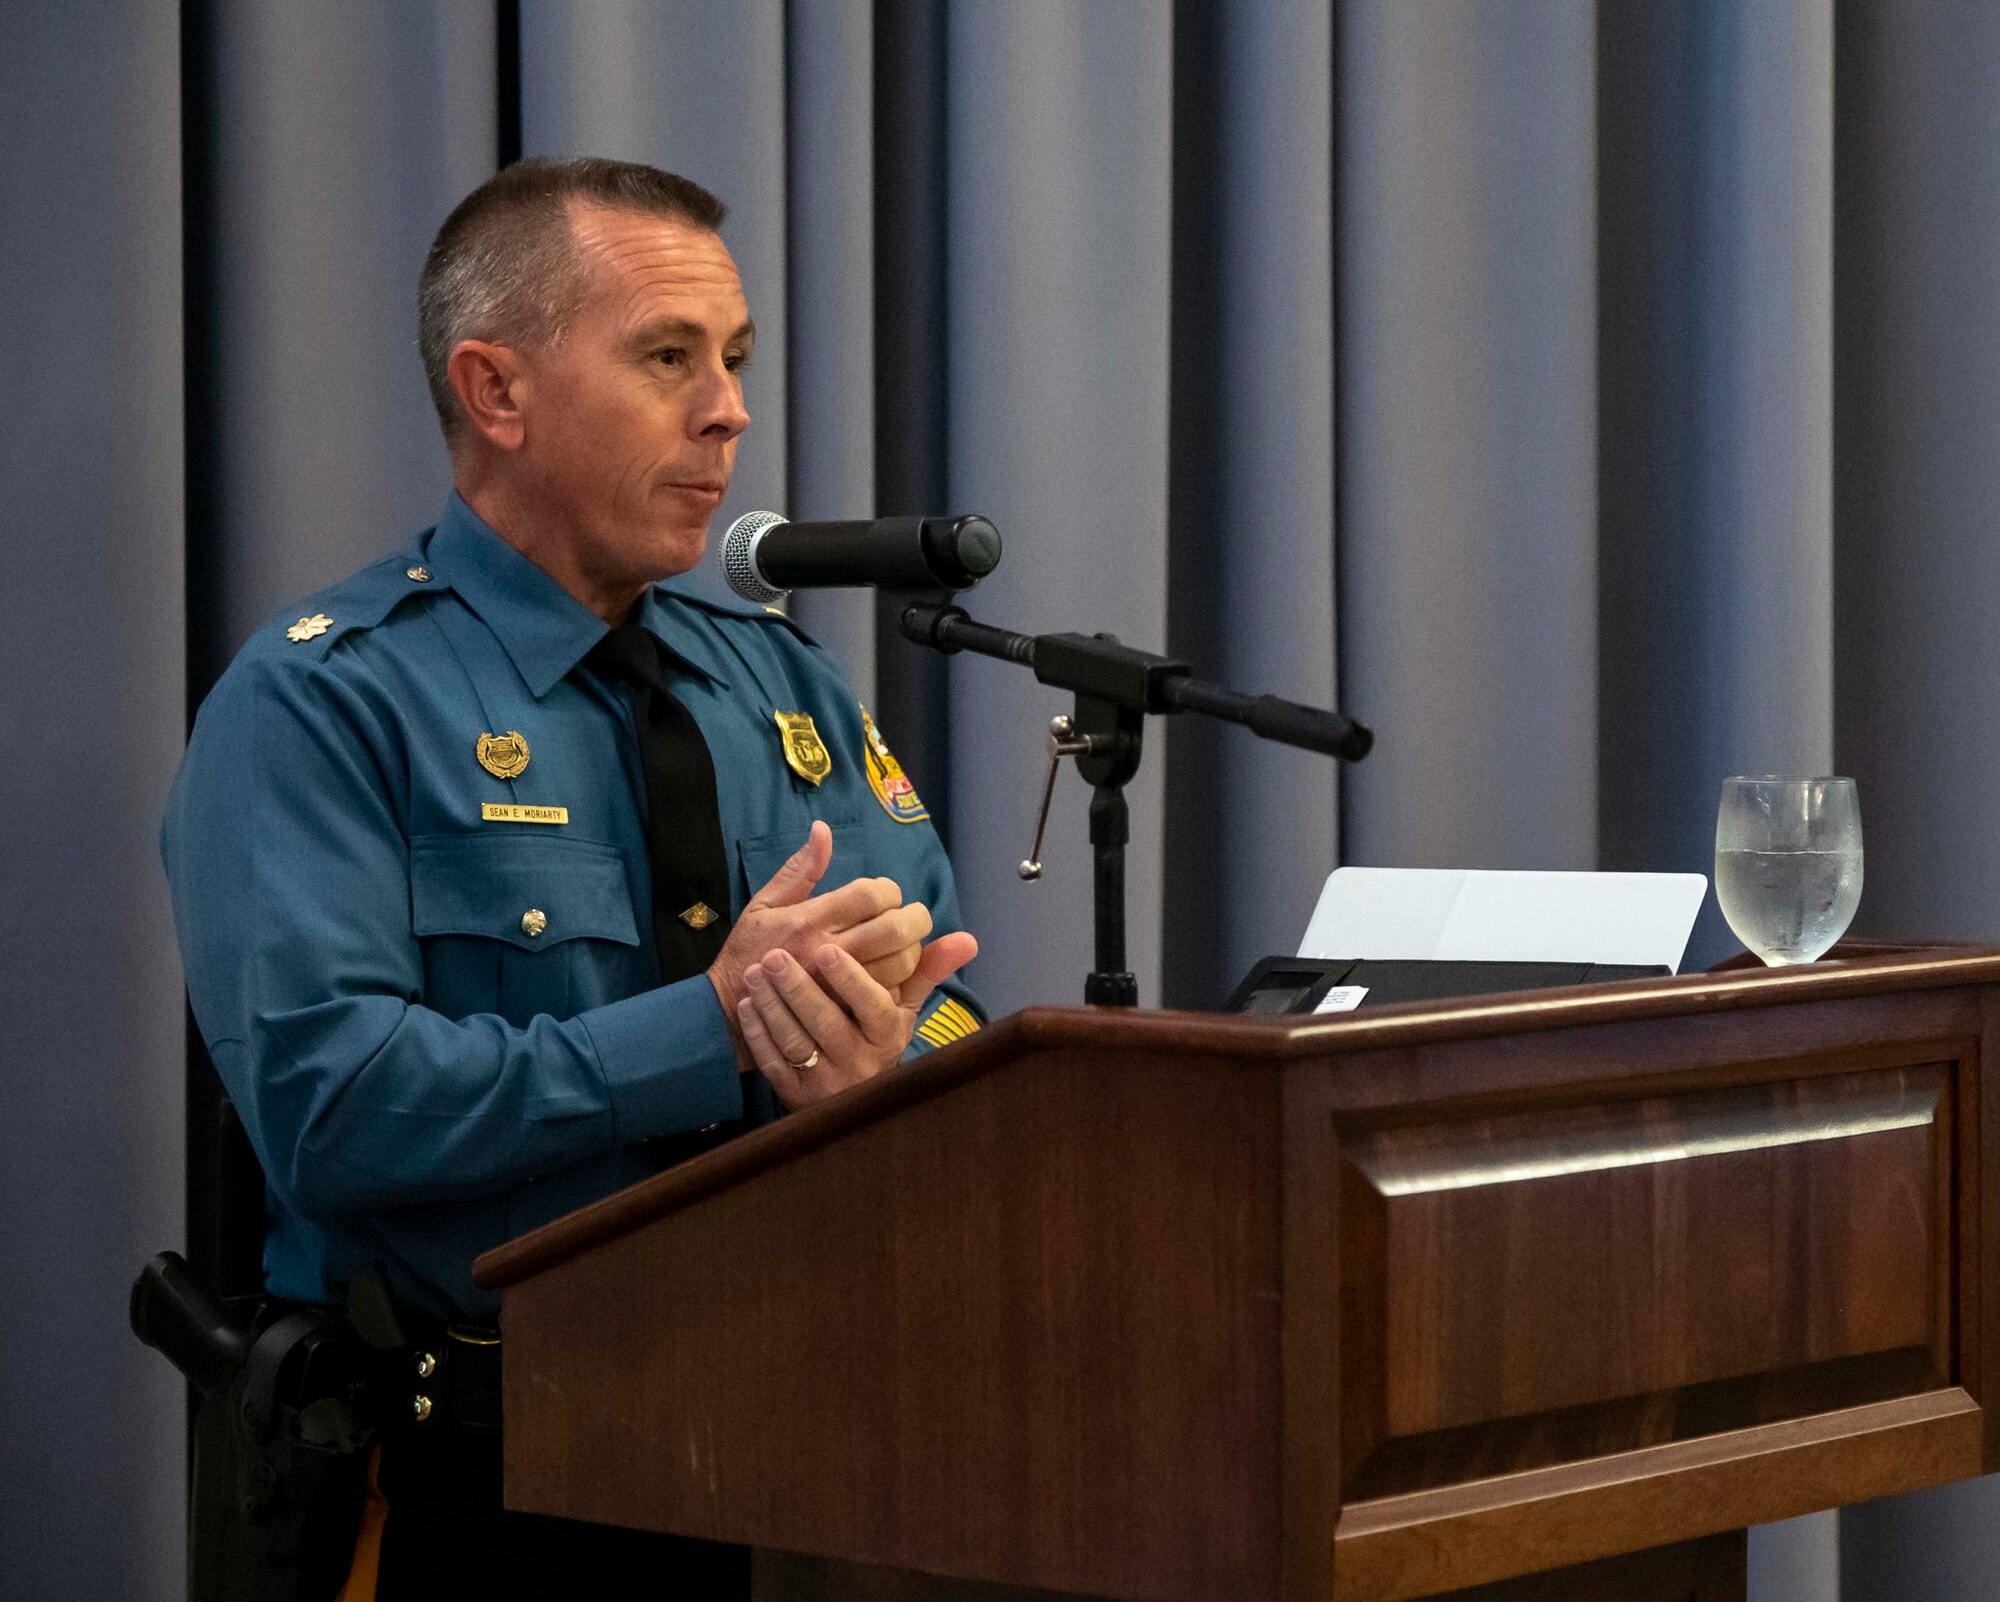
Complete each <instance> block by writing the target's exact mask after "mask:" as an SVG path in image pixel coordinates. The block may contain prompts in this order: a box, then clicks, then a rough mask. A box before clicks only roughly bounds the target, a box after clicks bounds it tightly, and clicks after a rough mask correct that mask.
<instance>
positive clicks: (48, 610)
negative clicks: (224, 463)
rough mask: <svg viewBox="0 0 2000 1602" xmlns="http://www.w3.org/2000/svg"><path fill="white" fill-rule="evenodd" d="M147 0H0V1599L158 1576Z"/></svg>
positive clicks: (163, 604) (160, 890) (169, 591)
mask: <svg viewBox="0 0 2000 1602" xmlns="http://www.w3.org/2000/svg"><path fill="white" fill-rule="evenodd" d="M175 57H176V51H175V40H174V14H173V11H172V9H171V8H168V7H162V6H142V5H129V6H120V7H110V6H85V7H67V6H64V7H58V6H0V307H4V308H5V310H4V313H0V371H4V372H5V373H6V375H7V393H8V397H9V405H8V407H7V414H6V420H5V422H4V423H0V538H4V541H5V565H4V569H0V682H4V684H5V686H6V689H5V692H4V694H3V695H0V750H4V751H5V753H6V773H7V778H6V783H7V790H8V795H7V800H6V804H5V806H4V807H0V916H4V921H5V924H6V926H7V929H8V931H9V939H8V951H7V955H6V957H5V959H4V960H0V1094H4V1100H5V1107H4V1112H0V1442H4V1446H0V1452H4V1454H5V1461H6V1468H5V1471H4V1477H5V1489H4V1491H0V1596H8V1597H78V1598H91V1599H95V1598H106V1599H109V1598H118V1597H164V1596H174V1595H177V1594H178V1592H179V1589H180V1579H179V1574H180V1564H181V1552H182V1517H183V1514H182V1496H181V1464H182V1421H183V1417H184V1410H185V1407H186V1401H185V1396H186V1393H185V1390H184V1389H183V1387H182V1386H181V1385H180V1384H179V1382H178V1381H177V1380H176V1379H175V1377H174V1376H173V1374H172V1372H171V1370H169V1369H168V1368H167V1366H166V1365H165V1364H164V1363H162V1362H161V1361H160V1360H159V1359H158V1358H156V1357H154V1356H153V1354H152V1353H150V1352H148V1351H146V1350H145V1349H144V1348H143V1347H141V1346H140V1345H139V1343H138V1342H137V1341H135V1340H133V1339H132V1338H131V1336H130V1335H128V1334H127V1333H126V1331H125V1290H126V1287H127V1286H128V1285H129V1284H130V1283H131V1280H132V1276H133V1275H134V1274H135V1273H136V1272H137V1271H138V1269H139V1267H140V1265H141V1264H143V1263H144V1262H145V1261H146V1259H147V1258H149V1257H150V1256H151V1255H152V1254H153V1253H154V1252H156V1251H158V1250H159V1249H160V1248H161V1247H163V1246H170V1245H173V1244H175V1243H176V1242H177V1241H178V1240H179V1238H180V1233H181V1140H182V1133H181V1075H182V1060H181V1048H182V1027H181V1008H182V1001H181V982H180V965H179V962H178V961H177V959H176V956H175V952H174V943H173V930H172V926H171V923H170V921H169V918H168V914H167V904H166V902H167V897H166V885H165V883H164V881H163V880H162V878H161V874H160V867H159V855H158V851H157V849H156V847H155V844H154V842H155V839H156V838H157V833H158V828H159V815H160V806H161V803H162V801H163V800H164V798H165V795H166V788H167V783H168V781H169V780H170V779H171V778H172V776H173V772H174V767H175V765H176V764H177V763H178V762H179V760H180V748H181V736H182V730H183V727H184V724H183V719H182V709H183V698H184V693H185V692H184V688H183V676H182V638H183V630H182V613H181V594H182V584H181V561H182V515H181V460H182V433H181V375H182V370H183V363H182V350H181V218H180V85H179V73H178V68H177V65H176V59H175Z"/></svg>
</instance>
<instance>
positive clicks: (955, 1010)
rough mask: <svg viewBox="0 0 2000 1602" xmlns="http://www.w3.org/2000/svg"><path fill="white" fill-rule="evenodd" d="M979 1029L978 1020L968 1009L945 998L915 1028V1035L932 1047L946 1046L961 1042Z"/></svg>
mask: <svg viewBox="0 0 2000 1602" xmlns="http://www.w3.org/2000/svg"><path fill="white" fill-rule="evenodd" d="M978 1027H979V1019H978V1018H977V1017H976V1016H975V1015H974V1014H973V1012H972V1011H971V1009H970V1008H967V1007H964V1006H961V1005H960V1004H959V1003H958V1002H956V1001H954V1000H952V999H951V998H950V997H949V996H947V997H946V998H945V999H944V1000H943V1001H941V1002H939V1003H938V1005H937V1008H936V1010H935V1011H934V1012H932V1013H931V1015H930V1016H929V1017H928V1018H926V1019H925V1020H924V1021H923V1022H922V1023H921V1024H920V1025H918V1027H917V1033H918V1034H919V1035H921V1036H922V1037H923V1038H924V1040H925V1041H927V1042H928V1043H929V1044H931V1045H933V1046H948V1045H950V1044H951V1042H952V1041H954V1040H963V1039H964V1038H965V1037H966V1036H967V1035H969V1034H971V1033H972V1032H973V1031H974V1030H976V1029H977V1028H978Z"/></svg>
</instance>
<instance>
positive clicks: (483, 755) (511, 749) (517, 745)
mask: <svg viewBox="0 0 2000 1602" xmlns="http://www.w3.org/2000/svg"><path fill="white" fill-rule="evenodd" d="M479 765H480V766H481V767H482V768H484V769H485V770H486V771H487V772H488V773H490V774H492V775H493V777H494V778H496V779H517V778H519V777H520V776H521V775H522V774H523V773H525V772H527V770H528V742H527V741H526V740H524V739H522V738H521V731H520V730H519V729H509V730H508V731H507V732H506V733H505V734H482V735H480V737H479Z"/></svg>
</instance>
